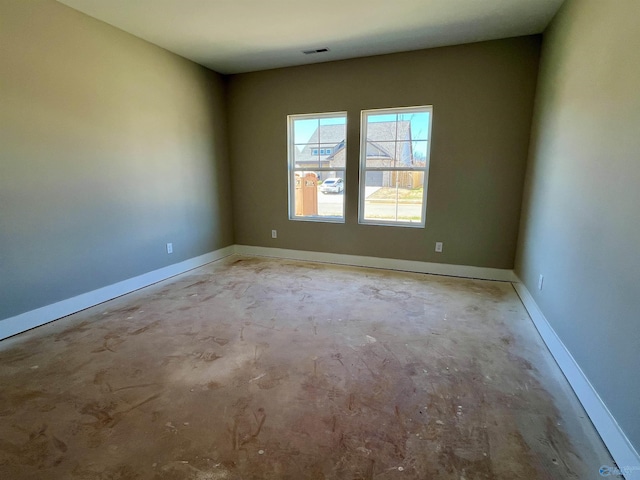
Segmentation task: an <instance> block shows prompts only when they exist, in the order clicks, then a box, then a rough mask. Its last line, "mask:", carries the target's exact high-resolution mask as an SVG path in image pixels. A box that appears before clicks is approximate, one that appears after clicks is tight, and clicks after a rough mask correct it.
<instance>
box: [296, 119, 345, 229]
mask: <svg viewBox="0 0 640 480" xmlns="http://www.w3.org/2000/svg"><path fill="white" fill-rule="evenodd" d="M288 118H289V175H290V184H289V199H290V203H289V218H291V219H308V220H314V219H317V220H320V221H342V220H343V219H344V182H343V181H342V180H340V181H338V179H343V178H344V170H345V168H346V149H345V146H346V122H347V117H346V114H345V113H339V114H329V115H326V114H318V115H290V116H289V117H288ZM291 137H293V138H291ZM325 181H326V182H327V183H326V184H325V183H324V182H325Z"/></svg>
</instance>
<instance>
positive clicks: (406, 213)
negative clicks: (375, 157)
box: [364, 170, 425, 224]
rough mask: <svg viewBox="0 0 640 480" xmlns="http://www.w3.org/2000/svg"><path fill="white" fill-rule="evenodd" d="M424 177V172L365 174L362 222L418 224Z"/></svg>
mask: <svg viewBox="0 0 640 480" xmlns="http://www.w3.org/2000/svg"><path fill="white" fill-rule="evenodd" d="M424 176H425V174H424V172H398V171H393V170H384V171H375V172H372V171H368V172H367V173H366V175H365V186H364V189H365V192H364V219H365V220H371V221H380V222H398V223H417V224H420V223H422V222H423V218H422V212H423V208H422V207H423V202H424Z"/></svg>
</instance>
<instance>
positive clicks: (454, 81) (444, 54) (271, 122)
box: [229, 37, 539, 268]
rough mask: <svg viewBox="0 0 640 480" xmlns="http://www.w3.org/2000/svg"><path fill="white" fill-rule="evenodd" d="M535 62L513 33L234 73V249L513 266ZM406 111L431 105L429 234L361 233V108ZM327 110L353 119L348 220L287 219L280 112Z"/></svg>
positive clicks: (528, 43) (533, 45) (533, 43)
mask: <svg viewBox="0 0 640 480" xmlns="http://www.w3.org/2000/svg"><path fill="white" fill-rule="evenodd" d="M538 54H539V37H520V38H515V39H507V40H500V41H494V42H485V43H477V44H470V45H462V46H456V47H447V48H437V49H432V50H423V51H417V52H409V53H401V54H394V55H385V56H379V57H370V58H361V59H355V60H346V61H341V62H332V63H325V64H318V65H312V66H303V67H294V68H284V69H278V70H271V71H265V72H258V73H249V74H241V75H234V76H232V77H230V82H229V106H230V123H229V126H230V146H231V148H230V152H231V160H232V172H233V182H234V190H233V204H234V214H235V227H236V230H235V232H236V241H237V243H239V244H246V245H258V246H273V247H281V248H294V249H301V250H313V251H323V252H333V253H345V254H355V255H370V256H376V257H388V258H402V259H407V260H422V261H432V262H442V263H454V264H462V265H475V266H483V267H495V268H512V267H513V260H514V256H515V248H516V238H517V232H518V222H519V215H520V203H521V197H522V184H523V179H524V171H525V163H526V156H527V149H528V141H529V131H530V122H531V114H532V108H533V97H534V91H535V82H536V75H537V69H538ZM412 105H433V127H432V150H431V168H430V173H429V189H428V199H427V220H426V228H424V229H414V228H401V227H379V226H371V225H366V226H364V225H359V224H358V213H357V209H358V155H359V140H360V132H359V122H360V111H361V110H364V109H371V108H384V107H401V106H412ZM333 111H347V112H348V126H347V157H348V158H347V173H346V192H345V200H346V223H345V224H327V223H311V222H299V221H290V220H288V211H287V115H289V114H300V113H315V112H333ZM274 228H275V229H278V233H279V234H278V239H277V240H275V241H274V240H272V239H271V237H270V232H271V229H274ZM436 241H442V242H444V253H442V254H435V253H434V243H435V242H436Z"/></svg>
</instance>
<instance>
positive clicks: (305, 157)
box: [296, 120, 414, 187]
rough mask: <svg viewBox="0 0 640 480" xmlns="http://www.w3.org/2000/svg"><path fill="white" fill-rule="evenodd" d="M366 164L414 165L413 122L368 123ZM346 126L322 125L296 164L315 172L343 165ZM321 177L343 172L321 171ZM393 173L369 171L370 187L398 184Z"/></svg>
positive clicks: (340, 175)
mask: <svg viewBox="0 0 640 480" xmlns="http://www.w3.org/2000/svg"><path fill="white" fill-rule="evenodd" d="M367 130H368V138H367V166H369V167H394V166H396V167H398V166H407V167H409V166H411V165H413V162H414V157H413V149H412V146H411V122H409V121H408V120H403V121H399V122H372V123H369V125H368V126H367ZM344 137H345V126H344V125H321V126H320V127H318V128H317V129H316V131H315V132H313V135H311V137H310V138H309V141H308V143H307V144H306V145H305V146H304V147H303V148H302V150H299V151H298V152H297V155H296V165H297V166H298V167H302V168H305V169H308V170H309V171H313V170H315V169H317V168H332V167H340V168H344V166H345V159H346V151H345V138H344ZM319 173H320V178H322V179H325V178H329V177H334V176H337V177H342V176H343V171H338V172H319ZM393 178H395V176H393V175H392V174H391V172H384V171H380V172H371V171H370V172H368V173H367V181H366V184H367V185H368V186H379V187H389V186H395V184H394V181H393Z"/></svg>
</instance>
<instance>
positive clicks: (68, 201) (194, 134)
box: [0, 0, 233, 319]
mask: <svg viewBox="0 0 640 480" xmlns="http://www.w3.org/2000/svg"><path fill="white" fill-rule="evenodd" d="M0 82H1V83H0V102H1V107H0V319H3V318H6V317H11V316H14V315H17V314H19V313H22V312H25V311H28V310H32V309H34V308H37V307H41V306H44V305H48V304H50V303H53V302H56V301H59V300H63V299H66V298H69V297H73V296H75V295H78V294H81V293H84V292H87V291H90V290H93V289H96V288H99V287H103V286H106V285H110V284H113V283H115V282H118V281H120V280H124V279H127V278H130V277H133V276H136V275H139V274H142V273H146V272H149V271H151V270H154V269H157V268H160V267H163V266H166V265H169V264H171V263H176V262H179V261H181V260H185V259H188V258H192V257H194V256H197V255H200V254H204V253H207V252H210V251H212V250H215V249H217V248H220V247H223V246H226V245H229V244H231V243H233V231H232V227H231V213H230V205H229V203H230V187H229V177H228V162H227V144H226V121H225V108H226V107H225V100H224V98H225V92H224V84H223V79H222V77H220V76H219V75H218V74H215V73H213V72H211V71H209V70H207V69H205V68H202V67H200V66H197V65H195V64H194V63H191V62H189V61H187V60H184V59H182V58H180V57H177V56H176V55H173V54H170V53H168V52H167V51H165V50H162V49H160V48H158V47H155V46H153V45H151V44H149V43H146V42H144V41H142V40H140V39H137V38H135V37H133V36H131V35H128V34H126V33H124V32H122V31H120V30H117V29H115V28H113V27H110V26H108V25H106V24H104V23H102V22H98V21H96V20H94V19H92V18H90V17H88V16H85V15H83V14H81V13H78V12H76V11H75V10H72V9H70V8H68V7H65V6H63V5H61V4H59V3H57V2H54V1H52V0H29V1H22V0H2V1H1V2H0ZM166 242H173V245H174V254H173V255H167V253H166V251H165V244H166Z"/></svg>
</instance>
